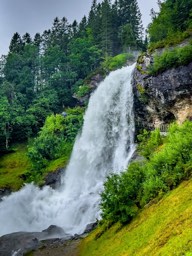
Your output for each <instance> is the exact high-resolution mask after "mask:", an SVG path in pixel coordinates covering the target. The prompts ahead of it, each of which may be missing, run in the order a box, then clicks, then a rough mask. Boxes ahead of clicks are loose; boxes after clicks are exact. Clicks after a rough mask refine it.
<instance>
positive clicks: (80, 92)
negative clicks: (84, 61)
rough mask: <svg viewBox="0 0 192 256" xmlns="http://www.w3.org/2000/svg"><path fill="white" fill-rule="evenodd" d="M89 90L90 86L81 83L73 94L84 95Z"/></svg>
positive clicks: (79, 96)
mask: <svg viewBox="0 0 192 256" xmlns="http://www.w3.org/2000/svg"><path fill="white" fill-rule="evenodd" d="M90 91H91V87H90V86H89V85H86V84H83V85H80V86H79V87H78V89H77V90H76V91H75V95H76V96H77V97H78V98H81V97H84V96H85V95H87V94H88V93H89V92H90Z"/></svg>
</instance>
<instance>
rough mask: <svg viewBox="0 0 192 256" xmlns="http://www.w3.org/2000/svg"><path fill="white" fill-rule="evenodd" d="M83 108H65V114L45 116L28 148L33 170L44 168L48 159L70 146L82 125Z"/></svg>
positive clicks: (55, 156) (62, 152)
mask: <svg viewBox="0 0 192 256" xmlns="http://www.w3.org/2000/svg"><path fill="white" fill-rule="evenodd" d="M83 111H84V110H83V109H82V108H80V107H77V108H74V109H68V110H67V116H65V117H64V116H62V115H59V114H56V115H51V116H49V117H47V118H46V121H45V124H44V126H43V127H42V129H41V131H40V132H39V136H38V137H37V138H35V139H34V141H33V143H32V145H31V146H29V148H28V156H29V158H30V160H31V162H32V164H33V166H34V169H35V170H40V169H42V168H45V167H46V166H47V165H48V163H49V161H50V160H54V159H57V158H59V157H61V156H62V154H65V152H66V151H67V150H68V147H70V148H71V145H72V144H73V142H74V140H75V137H76V135H77V133H78V131H79V129H80V128H81V126H82V122H83Z"/></svg>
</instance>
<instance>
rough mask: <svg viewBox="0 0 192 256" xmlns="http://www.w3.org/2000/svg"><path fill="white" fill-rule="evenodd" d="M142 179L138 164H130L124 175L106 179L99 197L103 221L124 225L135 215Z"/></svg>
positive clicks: (137, 208)
mask: <svg viewBox="0 0 192 256" xmlns="http://www.w3.org/2000/svg"><path fill="white" fill-rule="evenodd" d="M143 177H144V176H143V170H142V167H141V166H140V165H139V164H138V163H132V164H131V165H130V166H129V168H128V170H127V171H126V172H125V173H122V174H120V175H116V174H113V175H111V176H109V177H108V178H107V181H106V182H105V184H104V188H105V190H104V192H103V193H102V195H101V198H102V202H101V209H102V217H103V218H104V219H106V220H108V221H113V222H116V221H120V222H122V223H126V222H129V221H130V220H131V219H132V218H133V217H134V216H135V215H136V214H137V212H138V210H139V207H140V205H139V191H140V187H141V183H142V182H143Z"/></svg>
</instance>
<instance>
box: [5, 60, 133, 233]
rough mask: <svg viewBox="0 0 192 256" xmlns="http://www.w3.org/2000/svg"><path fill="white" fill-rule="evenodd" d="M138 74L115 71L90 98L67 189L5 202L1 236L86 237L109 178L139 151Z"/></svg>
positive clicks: (29, 192)
mask: <svg viewBox="0 0 192 256" xmlns="http://www.w3.org/2000/svg"><path fill="white" fill-rule="evenodd" d="M133 69H134V65H132V66H130V67H125V68H122V69H120V70H117V71H114V72H112V73H111V74H110V75H109V76H108V77H107V78H106V79H105V80H104V81H103V82H102V83H101V84H100V85H99V87H98V88H97V90H96V91H95V92H94V94H93V95H92V97H91V98H90V101H89V105H88V108H87V111H86V114H85V117H84V125H83V129H82V133H81V135H79V136H78V138H77V139H76V142H75V145H74V148H73V153H72V156H71V159H70V162H69V165H68V167H67V170H66V172H65V175H64V176H63V177H62V185H61V186H60V187H59V188H58V189H57V190H53V189H51V188H50V187H44V188H43V189H39V188H37V187H36V186H34V185H32V184H30V185H26V186H25V187H24V188H23V189H21V190H20V191H18V192H16V193H12V194H11V195H10V196H8V197H5V198H4V199H3V202H1V203H0V235H3V234H8V233H12V232H16V231H41V230H43V229H45V228H47V227H48V226H50V225H57V226H60V227H63V229H64V230H65V232H66V233H69V234H75V233H79V234H80V233H82V232H83V231H84V229H85V227H86V225H87V224H89V223H92V222H95V221H96V219H98V218H99V216H100V211H99V201H100V193H101V191H102V189H103V182H104V181H105V178H106V176H107V175H108V174H109V173H118V172H120V171H122V170H124V169H125V168H126V166H127V164H128V162H129V160H130V158H131V156H132V153H133V152H134V115H133V95H132V87H131V76H132V75H131V74H132V71H133Z"/></svg>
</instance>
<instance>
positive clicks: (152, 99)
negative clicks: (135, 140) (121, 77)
mask: <svg viewBox="0 0 192 256" xmlns="http://www.w3.org/2000/svg"><path fill="white" fill-rule="evenodd" d="M152 62H153V56H143V57H142V60H141V61H140V63H138V64H137V67H136V69H135V71H134V79H133V88H134V97H135V121H136V130H137V131H138V130H140V129H143V128H146V129H153V128H158V127H160V126H161V125H166V124H169V123H170V122H172V121H174V120H176V121H177V122H179V123H181V122H183V121H184V120H185V119H192V62H191V63H190V64H189V65H187V66H180V67H178V68H172V69H169V70H166V71H165V72H163V73H161V74H159V75H157V76H150V75H148V73H147V67H148V65H149V64H150V63H152Z"/></svg>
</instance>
